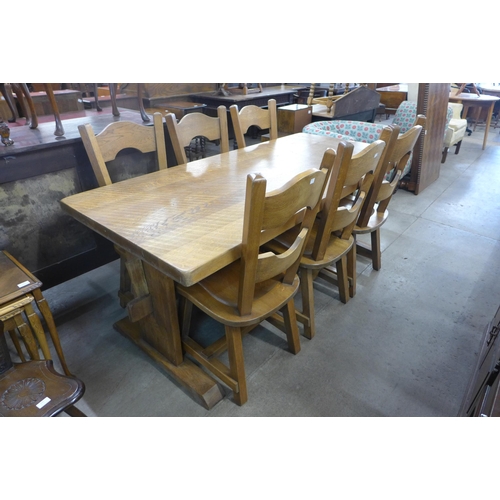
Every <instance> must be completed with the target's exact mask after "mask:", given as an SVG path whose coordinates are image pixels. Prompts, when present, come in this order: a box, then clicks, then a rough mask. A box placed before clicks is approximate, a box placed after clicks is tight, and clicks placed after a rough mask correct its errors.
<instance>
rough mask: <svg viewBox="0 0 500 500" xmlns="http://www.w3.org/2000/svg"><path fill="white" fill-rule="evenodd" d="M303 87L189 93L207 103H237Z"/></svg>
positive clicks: (268, 97) (294, 90) (290, 86)
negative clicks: (223, 93)
mask: <svg viewBox="0 0 500 500" xmlns="http://www.w3.org/2000/svg"><path fill="white" fill-rule="evenodd" d="M303 88H304V87H301V86H295V85H279V86H276V87H263V88H262V92H257V91H255V89H251V91H250V92H249V93H248V94H243V93H240V92H236V91H233V92H231V89H229V94H230V95H227V96H225V95H220V94H219V93H217V92H200V93H195V94H191V97H192V98H194V99H196V100H198V99H201V100H205V101H207V102H208V103H210V102H212V101H213V102H217V103H220V104H237V103H242V102H244V103H246V102H247V101H252V100H257V99H262V98H266V99H272V98H273V97H276V96H278V95H283V94H294V93H295V92H297V91H299V90H301V89H303Z"/></svg>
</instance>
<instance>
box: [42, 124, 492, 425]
mask: <svg viewBox="0 0 500 500" xmlns="http://www.w3.org/2000/svg"><path fill="white" fill-rule="evenodd" d="M483 130H484V128H480V127H478V129H477V130H476V132H474V133H473V134H472V135H471V136H470V137H466V138H465V139H464V141H463V144H462V148H461V151H460V153H459V155H455V154H453V152H454V148H453V149H452V150H451V151H450V153H449V155H448V158H447V161H446V163H445V164H442V165H441V175H440V178H439V179H438V180H437V181H436V182H435V183H433V184H432V185H431V186H430V187H428V188H427V189H426V190H424V191H423V192H422V193H421V194H419V195H418V196H415V195H414V194H412V193H409V192H406V191H403V190H400V191H398V192H397V193H396V194H395V196H394V198H393V200H392V202H391V205H390V207H389V208H390V217H389V219H388V221H387V223H386V224H385V226H384V227H383V228H382V248H383V254H382V269H381V270H380V271H379V272H377V271H373V269H372V267H371V264H370V262H369V261H368V260H367V259H364V258H361V257H358V262H357V265H358V267H357V272H358V289H357V295H356V297H354V299H352V300H351V301H349V303H348V304H346V305H344V304H341V303H340V302H339V300H338V295H337V293H336V292H335V291H333V290H329V289H328V288H326V287H325V286H323V285H322V284H321V283H319V282H318V283H317V284H316V287H315V296H316V320H317V335H316V337H315V338H314V339H313V340H311V341H309V340H307V339H305V338H304V337H301V345H302V350H301V352H300V353H299V354H297V355H295V356H294V355H292V354H290V353H289V352H288V351H287V350H286V342H285V339H284V336H283V335H282V334H280V333H279V332H277V331H276V330H274V329H273V328H272V327H270V326H268V325H267V326H265V327H259V329H258V330H256V331H255V333H254V334H253V335H248V336H247V337H245V339H244V349H245V362H246V371H247V380H248V392H249V400H248V403H246V404H245V405H244V406H243V407H239V406H237V405H236V404H235V403H234V402H233V400H232V398H231V395H230V391H229V390H227V395H226V397H225V398H224V399H223V400H222V401H221V402H220V403H219V404H217V405H216V406H215V407H214V408H213V409H212V410H210V411H207V410H205V409H204V408H202V407H201V406H200V405H199V404H197V403H196V402H195V401H194V400H192V399H191V398H190V397H189V396H188V395H187V394H186V393H185V392H184V391H183V390H182V389H181V388H180V387H179V386H178V385H176V383H175V382H174V381H173V380H172V379H171V378H170V377H169V376H168V375H167V374H166V373H165V372H164V371H162V369H160V368H159V367H158V366H157V365H156V364H155V363H154V362H153V361H152V360H150V359H149V358H148V357H147V356H146V355H145V354H143V353H142V351H140V350H139V349H138V348H137V347H136V346H135V345H133V344H132V343H131V342H130V341H129V340H127V339H126V338H124V337H122V336H121V335H120V334H119V333H117V332H116V331H115V330H114V329H113V327H112V325H113V323H114V322H115V321H117V320H118V319H120V318H121V317H123V316H124V311H123V309H121V308H120V306H119V304H118V300H117V295H116V292H117V288H118V261H115V262H113V263H111V264H109V265H106V266H103V267H101V268H99V269H96V270H94V271H92V272H90V273H87V274H85V275H83V276H81V277H79V278H76V279H73V280H71V281H68V282H66V283H64V284H62V285H60V286H57V287H55V288H52V289H49V290H47V291H46V292H45V296H46V298H47V300H48V301H49V304H50V305H51V308H52V310H53V312H54V314H55V318H56V323H57V326H58V330H59V335H60V337H61V341H62V344H63V348H64V350H65V353H66V357H67V361H68V364H69V366H70V368H71V369H72V370H73V372H74V373H75V374H76V375H77V376H79V377H80V378H81V379H82V380H83V381H84V383H85V385H86V393H85V396H84V398H83V400H81V401H80V403H79V404H78V405H77V406H78V407H79V408H80V409H82V410H83V411H84V412H85V413H86V414H87V415H88V416H101V417H104V416H116V417H118V416H157V417H162V416H164V417H167V416H168V417H172V416H177V417H202V416H206V417H230V416H240V417H242V416H245V417H255V416H268V417H273V416H280V417H284V416H307V417H311V416H325V417H330V416H343V417H354V416H360V417H361V416H372V417H373V416H401V417H403V416H455V415H456V414H457V412H458V410H459V407H460V404H461V401H462V398H463V395H464V392H465V390H466V386H467V383H468V380H469V377H470V375H471V371H472V370H473V367H474V363H475V360H476V356H477V353H478V349H479V343H480V338H481V335H482V331H483V329H484V327H485V325H486V324H487V323H488V321H489V320H490V319H491V318H492V317H493V315H494V314H495V312H496V310H497V308H498V306H499V305H500V280H498V275H499V271H500V241H499V240H500V213H499V212H500V204H499V201H498V200H500V182H499V181H500V136H499V132H498V129H496V130H494V129H493V128H492V129H491V131H490V136H489V143H488V146H487V148H486V150H485V151H482V150H481V145H482V137H483ZM202 324H203V325H204V326H203V327H204V328H206V329H212V328H216V326H214V324H213V323H212V322H210V321H205V322H203V323H202ZM221 332H222V330H221Z"/></svg>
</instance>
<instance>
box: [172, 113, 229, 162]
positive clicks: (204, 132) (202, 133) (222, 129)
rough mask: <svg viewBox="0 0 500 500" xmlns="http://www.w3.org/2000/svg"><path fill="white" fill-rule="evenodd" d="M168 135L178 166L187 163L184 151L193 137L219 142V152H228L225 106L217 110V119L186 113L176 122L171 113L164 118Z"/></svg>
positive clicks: (200, 114)
mask: <svg viewBox="0 0 500 500" xmlns="http://www.w3.org/2000/svg"><path fill="white" fill-rule="evenodd" d="M165 122H166V124H167V129H168V133H169V135H170V140H171V141H172V146H173V148H174V153H175V158H176V160H177V163H178V164H179V165H181V164H184V163H187V162H188V159H187V156H186V149H185V148H187V147H189V145H190V143H191V141H192V140H193V139H194V138H195V137H205V138H206V139H208V140H209V141H220V152H221V153H227V152H228V151H229V136H228V129H227V110H226V108H225V106H219V107H218V108H217V117H211V116H208V115H205V114H203V113H188V114H187V115H185V116H183V117H182V119H181V120H180V121H179V122H177V119H176V117H175V115H174V114H173V113H167V115H166V116H165Z"/></svg>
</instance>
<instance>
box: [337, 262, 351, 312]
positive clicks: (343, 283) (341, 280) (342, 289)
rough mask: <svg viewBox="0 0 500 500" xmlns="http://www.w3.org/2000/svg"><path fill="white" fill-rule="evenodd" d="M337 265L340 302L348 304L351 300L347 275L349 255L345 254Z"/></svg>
mask: <svg viewBox="0 0 500 500" xmlns="http://www.w3.org/2000/svg"><path fill="white" fill-rule="evenodd" d="M336 267H337V282H338V287H339V295H340V302H342V303H343V304H347V302H348V301H349V278H348V276H347V257H346V256H345V255H344V257H342V258H341V259H340V260H338V261H337V264H336Z"/></svg>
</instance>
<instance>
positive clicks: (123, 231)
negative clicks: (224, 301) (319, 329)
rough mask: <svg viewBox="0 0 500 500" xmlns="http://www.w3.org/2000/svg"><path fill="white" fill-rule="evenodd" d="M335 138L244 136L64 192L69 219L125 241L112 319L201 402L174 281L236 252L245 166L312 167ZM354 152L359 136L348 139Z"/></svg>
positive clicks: (204, 397)
mask: <svg viewBox="0 0 500 500" xmlns="http://www.w3.org/2000/svg"><path fill="white" fill-rule="evenodd" d="M338 143H339V140H338V139H333V138H330V137H324V136H319V135H312V134H302V133H300V134H294V135H290V136H287V137H283V138H280V139H277V140H275V141H269V142H264V143H260V144H257V145H254V146H248V147H246V148H244V149H239V150H234V151H230V152H229V153H223V154H220V155H216V156H211V157H208V158H204V159H201V160H197V161H193V162H190V163H187V164H184V165H179V166H177V167H172V168H169V169H166V170H161V171H158V172H154V173H151V174H147V175H143V176H140V177H135V178H133V179H128V180H125V181H122V182H118V183H115V184H112V185H110V186H105V187H100V188H97V189H94V190H92V191H86V192H83V193H78V194H75V195H73V196H70V197H67V198H64V199H63V200H62V201H61V204H62V207H63V209H64V210H65V211H67V212H68V213H69V214H70V215H72V216H73V217H74V218H75V219H77V220H78V221H80V222H81V223H83V224H85V225H86V226H88V227H89V228H91V229H93V230H94V231H96V232H97V233H99V234H100V235H102V236H104V237H105V238H107V239H109V240H111V241H112V242H113V243H114V244H116V245H118V247H120V248H122V249H124V257H125V258H126V260H127V263H128V269H129V272H130V274H131V279H132V292H133V295H134V299H133V300H132V301H131V302H130V303H129V305H128V306H127V307H128V318H124V319H122V320H120V321H119V322H118V323H117V324H116V325H115V328H116V329H117V330H119V331H120V332H121V333H122V334H124V335H126V336H127V337H129V338H130V339H131V340H133V341H134V342H135V343H136V344H137V345H138V346H139V347H141V349H143V350H144V351H145V352H146V353H147V354H149V355H150V356H151V357H152V358H153V359H155V360H156V361H157V362H159V363H160V364H161V365H162V366H163V367H164V368H165V369H166V370H167V371H168V372H169V373H170V374H171V375H172V376H173V377H174V378H175V379H176V380H177V381H178V382H179V383H180V384H181V385H182V386H183V387H184V388H185V389H186V390H187V391H188V392H189V393H190V394H191V395H192V396H193V397H194V398H195V399H196V400H197V401H198V402H199V403H200V404H202V405H203V406H204V407H206V408H211V407H212V406H213V405H214V404H216V403H217V402H218V401H219V400H220V399H221V398H222V391H221V387H220V386H219V384H218V383H217V382H216V381H215V380H214V379H213V378H212V377H210V376H209V375H208V374H206V372H204V371H203V370H201V369H200V368H199V367H198V366H197V365H195V364H194V363H192V362H191V361H190V360H189V359H187V358H185V357H184V355H183V352H182V346H181V337H180V332H179V321H178V317H177V307H176V294H175V283H174V282H179V283H182V284H183V285H185V286H190V285H192V284H194V283H197V282H198V281H200V280H202V279H203V278H205V277H207V276H209V275H211V274H212V273H214V272H215V271H218V270H219V269H221V268H223V267H224V266H226V265H228V264H230V263H231V262H233V261H235V260H237V259H238V258H239V257H240V244H241V235H242V229H243V212H244V198H245V182H246V177H247V174H249V173H255V172H259V173H261V174H262V175H263V176H264V177H265V178H266V179H267V189H268V190H272V189H276V188H278V187H280V186H282V185H283V184H284V183H285V182H286V181H287V180H288V179H290V178H292V177H293V176H295V175H296V174H298V173H299V172H302V171H304V170H306V169H308V168H311V167H315V168H317V167H319V165H320V163H321V159H322V157H323V153H324V152H325V150H326V149H327V148H333V149H336V147H337V145H338ZM354 144H355V148H354V152H355V153H357V152H360V151H362V150H363V149H364V148H365V147H367V144H364V143H354Z"/></svg>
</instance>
